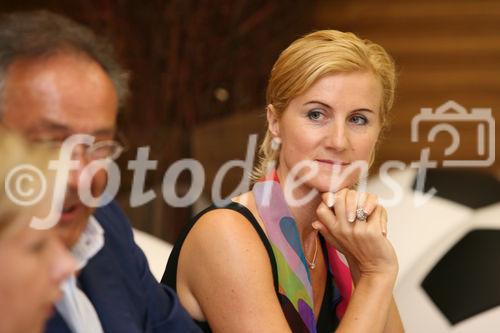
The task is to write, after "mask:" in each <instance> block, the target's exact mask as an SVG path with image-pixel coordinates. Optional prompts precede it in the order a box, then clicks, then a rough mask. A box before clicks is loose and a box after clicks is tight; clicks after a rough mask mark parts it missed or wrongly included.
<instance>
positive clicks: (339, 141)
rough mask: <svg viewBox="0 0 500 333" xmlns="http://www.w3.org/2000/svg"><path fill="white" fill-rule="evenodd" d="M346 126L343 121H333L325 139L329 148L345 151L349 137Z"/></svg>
mask: <svg viewBox="0 0 500 333" xmlns="http://www.w3.org/2000/svg"><path fill="white" fill-rule="evenodd" d="M345 127H346V126H345V124H344V122H342V121H335V122H333V123H332V125H331V126H330V128H328V133H327V135H326V139H325V142H326V145H327V147H328V148H331V149H334V150H336V151H343V150H345V149H346V148H347V145H348V139H347V132H346V128H345Z"/></svg>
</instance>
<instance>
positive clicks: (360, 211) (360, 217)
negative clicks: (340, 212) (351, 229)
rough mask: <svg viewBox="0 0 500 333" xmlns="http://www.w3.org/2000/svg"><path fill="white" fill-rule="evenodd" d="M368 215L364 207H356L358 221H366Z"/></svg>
mask: <svg viewBox="0 0 500 333" xmlns="http://www.w3.org/2000/svg"><path fill="white" fill-rule="evenodd" d="M367 217H368V215H367V214H366V213H365V211H364V210H363V208H358V209H356V220H358V221H366V218H367Z"/></svg>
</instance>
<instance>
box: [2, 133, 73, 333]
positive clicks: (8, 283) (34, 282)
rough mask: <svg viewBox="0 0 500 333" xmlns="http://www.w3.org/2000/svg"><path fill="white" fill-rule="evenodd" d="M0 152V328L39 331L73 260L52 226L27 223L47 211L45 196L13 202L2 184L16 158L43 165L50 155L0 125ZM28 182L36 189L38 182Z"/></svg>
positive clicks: (7, 332)
mask: <svg viewBox="0 0 500 333" xmlns="http://www.w3.org/2000/svg"><path fill="white" fill-rule="evenodd" d="M0 156H2V159H1V162H0V185H1V191H0V270H1V273H0V318H1V319H0V333H27V332H30V333H36V332H42V330H43V328H44V324H45V321H46V320H47V318H49V317H50V316H51V315H52V313H53V312H54V304H55V302H56V301H57V300H58V299H59V298H60V297H61V291H60V288H59V285H60V283H61V282H62V281H63V280H64V279H65V278H66V277H68V276H69V275H70V274H71V273H72V272H73V271H74V268H75V264H74V261H73V259H72V257H71V256H70V254H69V252H67V250H66V249H65V248H64V246H63V244H62V243H61V242H60V241H59V240H58V238H57V237H56V236H55V235H54V232H53V231H51V230H35V229H33V228H31V227H30V221H31V218H32V217H33V216H39V217H44V216H46V214H47V213H48V209H49V207H50V205H49V203H48V202H47V198H44V199H43V200H42V201H41V203H40V204H37V205H35V206H30V207H20V206H16V205H15V204H14V203H13V202H12V201H11V199H10V198H9V197H8V196H7V192H6V191H7V190H8V189H9V186H10V185H12V183H11V184H7V187H6V184H5V181H6V177H7V175H8V174H9V172H10V171H11V170H13V168H15V167H16V166H19V165H21V164H30V165H32V166H35V167H37V168H38V169H40V170H44V169H45V170H46V168H47V162H48V160H49V156H51V155H50V152H49V151H46V150H45V149H42V148H36V149H35V148H32V147H29V146H27V145H26V144H25V143H24V142H23V141H22V140H21V139H20V138H18V137H16V136H14V135H12V134H9V133H7V132H6V131H5V130H3V129H0ZM29 185H30V186H33V188H32V189H34V190H38V189H40V186H41V183H40V182H37V181H36V180H34V182H30V184H29ZM22 186H27V184H22Z"/></svg>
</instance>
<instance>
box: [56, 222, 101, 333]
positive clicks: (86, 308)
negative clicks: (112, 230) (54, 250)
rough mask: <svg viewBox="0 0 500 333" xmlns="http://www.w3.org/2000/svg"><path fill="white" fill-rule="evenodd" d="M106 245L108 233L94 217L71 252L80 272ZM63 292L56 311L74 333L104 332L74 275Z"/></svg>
mask: <svg viewBox="0 0 500 333" xmlns="http://www.w3.org/2000/svg"><path fill="white" fill-rule="evenodd" d="M103 246H104V230H103V229H102V227H101V225H100V224H99V222H98V221H97V220H96V219H95V218H94V217H93V216H90V217H89V221H88V223H87V226H86V228H85V230H84V231H83V233H82V234H81V236H80V238H79V239H78V241H77V242H76V244H75V245H74V246H73V248H72V249H71V254H72V255H73V257H74V258H75V261H76V265H77V270H81V269H83V268H84V267H85V266H86V265H87V263H88V261H89V260H90V259H91V258H92V257H93V256H95V255H96V254H97V253H98V252H99V251H100V250H101V249H102V248H103ZM61 289H62V292H63V297H62V299H61V300H60V301H59V302H58V303H57V304H56V308H57V311H58V312H59V313H60V314H61V316H62V317H63V318H64V321H65V322H66V324H68V326H69V327H70V329H71V331H72V332H73V333H88V332H92V333H102V332H103V329H102V326H101V322H100V320H99V317H98V316H97V312H96V310H95V308H94V306H93V305H92V303H91V302H90V300H89V299H88V297H87V295H85V294H84V293H83V291H81V290H80V288H78V286H77V284H76V276H75V275H74V274H73V275H71V276H70V277H69V278H68V279H66V280H65V281H64V282H63V283H62V285H61Z"/></svg>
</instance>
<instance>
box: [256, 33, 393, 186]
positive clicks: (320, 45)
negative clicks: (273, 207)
mask: <svg viewBox="0 0 500 333" xmlns="http://www.w3.org/2000/svg"><path fill="white" fill-rule="evenodd" d="M360 70H361V71H363V70H366V71H370V72H372V73H373V74H374V75H375V77H376V78H377V79H378V80H380V83H381V84H382V89H383V96H382V105H381V110H380V111H381V112H380V118H381V119H380V120H381V124H382V131H383V130H384V129H385V128H386V127H387V126H388V113H389V110H390V109H391V107H392V104H393V101H394V91H395V87H396V71H395V65H394V61H393V60H392V58H391V57H390V56H389V54H388V53H387V52H386V51H385V50H384V48H382V47H381V46H380V45H378V44H375V43H372V42H371V41H369V40H366V39H364V40H363V39H360V38H359V37H357V36H356V35H354V34H353V33H349V32H341V31H337V30H320V31H316V32H312V33H310V34H308V35H305V36H304V37H302V38H299V39H297V40H296V41H294V42H293V43H292V44H291V45H290V46H288V48H286V49H285V50H284V51H283V52H282V53H281V54H280V56H279V58H278V60H277V61H276V63H275V64H274V66H273V68H272V70H271V76H270V78H269V82H268V85H267V92H266V100H267V105H268V106H267V107H268V108H269V107H272V108H273V110H272V111H273V112H275V114H276V116H277V117H278V118H280V117H281V115H282V114H283V112H284V111H285V109H286V108H287V106H288V104H289V103H290V101H291V100H292V99H293V98H295V97H296V96H298V95H300V94H302V93H304V92H305V91H306V90H307V89H309V87H311V86H312V85H313V84H314V83H315V82H316V81H317V80H318V79H320V78H322V77H324V76H326V75H328V74H332V73H342V72H354V71H360ZM266 110H267V108H266ZM382 131H381V132H382ZM272 140H273V136H272V134H271V132H270V131H269V129H268V130H267V132H266V135H265V137H264V140H263V142H262V144H261V146H260V148H259V156H258V157H259V160H258V163H257V166H256V167H255V169H254V170H253V175H252V178H253V179H254V180H257V179H259V178H262V177H264V176H265V175H266V173H267V172H268V171H267V169H268V165H269V163H272V162H274V163H275V164H277V162H278V159H279V149H276V147H273V145H272ZM373 157H374V156H373Z"/></svg>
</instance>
